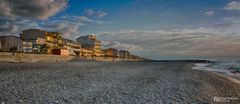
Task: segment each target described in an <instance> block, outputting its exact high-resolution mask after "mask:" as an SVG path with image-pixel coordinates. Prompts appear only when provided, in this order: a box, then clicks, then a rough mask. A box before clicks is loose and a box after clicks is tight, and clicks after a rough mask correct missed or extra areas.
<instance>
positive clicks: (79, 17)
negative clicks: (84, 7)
mask: <svg viewBox="0 0 240 104" xmlns="http://www.w3.org/2000/svg"><path fill="white" fill-rule="evenodd" d="M77 19H79V20H80V21H87V22H93V20H92V19H89V18H88V17H85V16H78V17H77Z"/></svg>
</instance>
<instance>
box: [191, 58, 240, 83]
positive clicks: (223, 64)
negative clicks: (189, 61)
mask: <svg viewBox="0 0 240 104" xmlns="http://www.w3.org/2000/svg"><path fill="white" fill-rule="evenodd" d="M209 60H210V61H211V63H197V64H195V66H194V67H193V68H192V69H196V70H204V71H211V72H216V73H219V74H221V75H224V76H226V77H229V78H234V79H237V80H239V81H240V58H214V59H209Z"/></svg>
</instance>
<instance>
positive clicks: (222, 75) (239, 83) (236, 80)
mask: <svg viewBox="0 0 240 104" xmlns="http://www.w3.org/2000/svg"><path fill="white" fill-rule="evenodd" d="M209 72H210V71H209ZM210 73H212V74H215V75H218V76H220V77H223V78H225V79H227V80H229V81H231V82H234V83H236V84H238V85H240V80H238V79H236V78H233V77H231V76H227V75H224V74H221V73H218V72H210Z"/></svg>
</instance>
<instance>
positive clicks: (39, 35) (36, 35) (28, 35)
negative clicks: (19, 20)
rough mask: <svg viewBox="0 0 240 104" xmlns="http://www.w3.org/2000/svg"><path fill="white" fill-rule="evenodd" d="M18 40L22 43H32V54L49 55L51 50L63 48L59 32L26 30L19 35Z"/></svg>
mask: <svg viewBox="0 0 240 104" xmlns="http://www.w3.org/2000/svg"><path fill="white" fill-rule="evenodd" d="M20 38H21V39H22V40H23V41H26V42H32V45H33V52H34V53H48V54H51V51H52V49H56V48H62V47H63V40H62V37H61V33H59V32H47V31H44V30H40V29H27V30H24V31H23V32H22V33H21V34H20Z"/></svg>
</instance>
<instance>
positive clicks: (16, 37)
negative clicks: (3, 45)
mask: <svg viewBox="0 0 240 104" xmlns="http://www.w3.org/2000/svg"><path fill="white" fill-rule="evenodd" d="M5 37H15V38H18V39H20V37H17V36H14V35H8V36H0V38H5Z"/></svg>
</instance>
